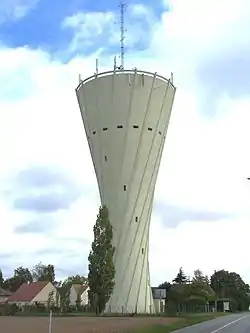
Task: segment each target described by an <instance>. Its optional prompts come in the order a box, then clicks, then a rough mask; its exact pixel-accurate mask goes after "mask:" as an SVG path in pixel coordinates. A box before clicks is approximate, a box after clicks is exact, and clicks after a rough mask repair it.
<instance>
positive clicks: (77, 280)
mask: <svg viewBox="0 0 250 333" xmlns="http://www.w3.org/2000/svg"><path fill="white" fill-rule="evenodd" d="M64 283H67V284H71V285H72V284H81V285H85V284H87V283H88V279H87V278H86V277H85V276H81V275H74V276H69V277H68V278H67V279H66V280H65V281H64Z"/></svg>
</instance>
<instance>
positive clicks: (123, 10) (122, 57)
mask: <svg viewBox="0 0 250 333" xmlns="http://www.w3.org/2000/svg"><path fill="white" fill-rule="evenodd" d="M119 7H120V32H121V39H120V43H121V51H120V52H121V53H120V57H121V65H120V67H119V69H120V70H124V39H125V31H126V30H125V28H124V15H125V9H126V4H125V3H120V5H119Z"/></svg>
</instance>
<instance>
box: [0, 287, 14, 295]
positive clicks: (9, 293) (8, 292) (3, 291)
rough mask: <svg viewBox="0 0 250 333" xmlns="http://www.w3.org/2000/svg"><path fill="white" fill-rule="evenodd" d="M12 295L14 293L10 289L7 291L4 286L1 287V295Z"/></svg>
mask: <svg viewBox="0 0 250 333" xmlns="http://www.w3.org/2000/svg"><path fill="white" fill-rule="evenodd" d="M10 295H12V293H11V292H10V291H6V290H4V289H3V288H1V287H0V296H6V297H8V296H10Z"/></svg>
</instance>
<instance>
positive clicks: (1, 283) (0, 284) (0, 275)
mask: <svg viewBox="0 0 250 333" xmlns="http://www.w3.org/2000/svg"><path fill="white" fill-rule="evenodd" d="M3 287H4V278H3V272H2V270H1V269H0V288H3Z"/></svg>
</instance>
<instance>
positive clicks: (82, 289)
mask: <svg viewBox="0 0 250 333" xmlns="http://www.w3.org/2000/svg"><path fill="white" fill-rule="evenodd" d="M88 290H89V287H88V286H87V285H82V284H72V286H71V287H70V294H69V299H70V305H71V306H75V305H76V302H77V299H78V297H80V300H81V305H83V306H84V305H88V303H89V298H88Z"/></svg>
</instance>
